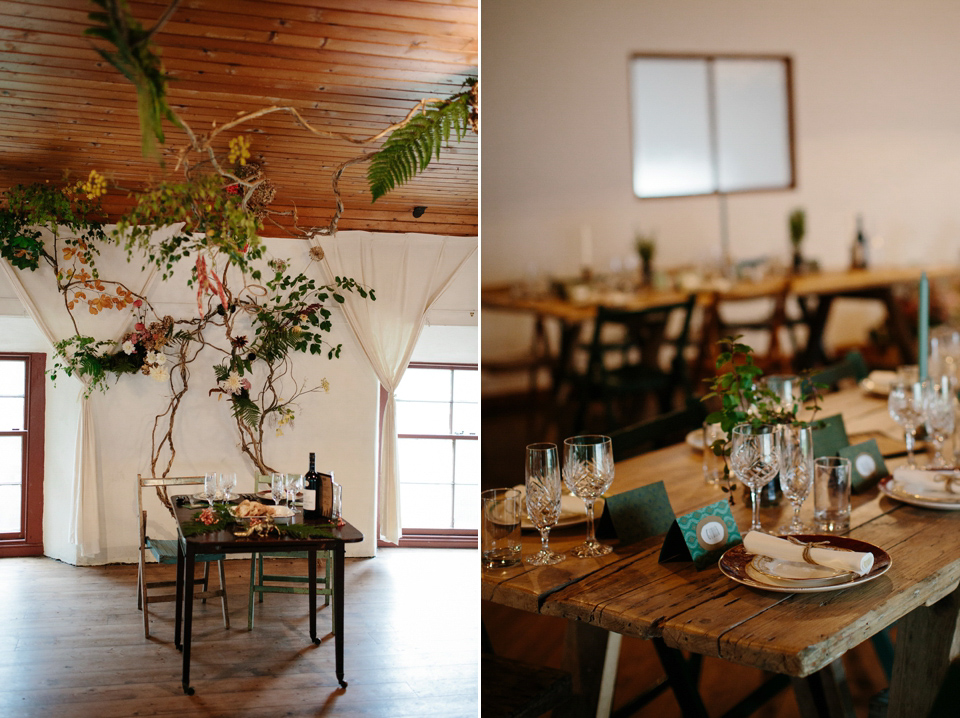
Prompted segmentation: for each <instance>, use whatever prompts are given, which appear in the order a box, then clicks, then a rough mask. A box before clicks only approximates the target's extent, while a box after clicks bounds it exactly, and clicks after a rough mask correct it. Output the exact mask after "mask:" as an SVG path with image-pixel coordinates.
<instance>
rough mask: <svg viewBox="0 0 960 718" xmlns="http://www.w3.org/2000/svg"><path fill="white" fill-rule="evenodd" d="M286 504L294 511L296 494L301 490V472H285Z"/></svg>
mask: <svg viewBox="0 0 960 718" xmlns="http://www.w3.org/2000/svg"><path fill="white" fill-rule="evenodd" d="M286 486H287V505H288V506H289V507H290V510H291V511H296V510H297V508H296V503H297V495H298V494H299V493H300V492H301V491H303V474H287V482H286Z"/></svg>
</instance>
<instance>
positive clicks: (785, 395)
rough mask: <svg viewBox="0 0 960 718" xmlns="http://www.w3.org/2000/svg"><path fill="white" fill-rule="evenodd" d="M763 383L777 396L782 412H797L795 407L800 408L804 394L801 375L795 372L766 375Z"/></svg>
mask: <svg viewBox="0 0 960 718" xmlns="http://www.w3.org/2000/svg"><path fill="white" fill-rule="evenodd" d="M763 383H764V385H765V386H766V387H767V389H768V390H769V391H770V392H772V393H773V395H774V396H775V397H776V398H777V402H778V403H779V405H780V409H781V411H782V412H784V413H789V414H796V413H797V412H796V411H794V409H795V408H799V406H800V397H801V394H802V388H801V385H800V377H798V376H796V375H794V374H772V375H770V376H768V377H765V378H764V380H763Z"/></svg>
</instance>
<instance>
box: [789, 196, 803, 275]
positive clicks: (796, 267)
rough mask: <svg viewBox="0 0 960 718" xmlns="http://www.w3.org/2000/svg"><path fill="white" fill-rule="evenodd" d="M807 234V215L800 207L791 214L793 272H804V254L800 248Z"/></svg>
mask: <svg viewBox="0 0 960 718" xmlns="http://www.w3.org/2000/svg"><path fill="white" fill-rule="evenodd" d="M806 232H807V214H806V212H804V211H803V209H802V208H800V207H798V208H797V209H795V210H793V212H791V213H790V244H791V245H792V246H793V271H794V272H795V273H797V274H799V273H800V272H801V271H802V270H803V252H802V251H801V249H800V247H801V245H802V244H803V237H804V235H805V234H806Z"/></svg>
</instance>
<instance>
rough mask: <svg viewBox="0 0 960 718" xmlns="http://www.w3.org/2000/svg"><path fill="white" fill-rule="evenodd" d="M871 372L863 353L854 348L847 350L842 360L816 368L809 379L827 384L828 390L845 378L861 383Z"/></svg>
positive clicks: (833, 388)
mask: <svg viewBox="0 0 960 718" xmlns="http://www.w3.org/2000/svg"><path fill="white" fill-rule="evenodd" d="M869 374H870V369H869V367H868V366H867V362H866V361H865V360H864V358H863V354H861V353H860V352H858V351H856V350H853V351H850V352H847V355H846V356H845V357H844V358H843V360H842V361H840V362H838V363H836V364H831V365H830V366H828V367H824V368H823V369H817V370H814V371H813V373H811V374H810V376H809V381H811V382H812V383H813V384H814V385H823V386H826V387H827V390H828V391H833V390H835V389H837V385H838V384H840V382H842V381H844V380H845V379H846V380H851V381H852V382H853V383H859V382H860V381H862V380H863V379H866V378H867V376H868V375H869ZM805 388H806V387H805Z"/></svg>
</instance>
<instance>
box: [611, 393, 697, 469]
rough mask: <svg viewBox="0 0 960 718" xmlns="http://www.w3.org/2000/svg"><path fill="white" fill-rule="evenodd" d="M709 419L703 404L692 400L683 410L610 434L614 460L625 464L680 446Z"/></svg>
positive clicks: (676, 410)
mask: <svg viewBox="0 0 960 718" xmlns="http://www.w3.org/2000/svg"><path fill="white" fill-rule="evenodd" d="M706 418H707V409H706V407H705V406H704V405H703V402H701V401H698V400H696V399H689V400H688V401H687V405H686V407H684V408H683V409H675V410H674V411H671V412H668V413H666V414H661V415H660V416H657V417H654V418H653V419H647V420H645V421H639V422H637V423H636V424H631V425H630V426H625V427H623V428H622V429H616V430H614V431H611V432H609V435H610V440H611V441H612V442H613V456H614V459H615V460H616V461H623V460H624V459H631V458H633V457H634V456H638V455H639V454H643V453H645V452H647V451H653V450H655V449H662V448H663V447H665V446H669V445H671V444H676V443H679V442H680V441H683V439H684V437H686V435H687V434H688V433H689V432H690V431H692V430H693V429H696V428H699V427H700V426H702V425H703V420H704V419H706Z"/></svg>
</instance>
